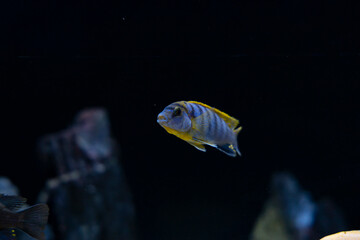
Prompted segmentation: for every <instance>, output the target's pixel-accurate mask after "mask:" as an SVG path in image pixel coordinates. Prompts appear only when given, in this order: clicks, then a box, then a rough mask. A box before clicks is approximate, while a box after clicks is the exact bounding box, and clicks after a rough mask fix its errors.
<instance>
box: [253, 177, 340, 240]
mask: <svg viewBox="0 0 360 240" xmlns="http://www.w3.org/2000/svg"><path fill="white" fill-rule="evenodd" d="M270 194H271V196H270V198H269V200H268V201H267V202H266V204H265V208H264V211H263V213H262V214H261V215H260V217H259V219H258V220H257V222H256V224H255V227H254V229H253V232H252V235H251V240H270V239H278V240H313V239H320V236H324V235H326V234H330V233H331V232H336V231H338V230H339V229H344V228H345V224H344V220H343V217H342V215H341V213H340V211H339V210H338V209H337V208H336V206H335V205H334V204H333V203H331V202H330V201H321V202H319V203H315V202H314V201H313V200H312V199H311V196H310V194H309V193H308V192H306V191H304V190H303V189H302V188H301V186H300V185H299V184H298V182H297V181H296V180H295V178H294V177H293V176H292V175H291V174H288V173H279V174H275V175H274V176H273V178H272V181H271V192H270Z"/></svg>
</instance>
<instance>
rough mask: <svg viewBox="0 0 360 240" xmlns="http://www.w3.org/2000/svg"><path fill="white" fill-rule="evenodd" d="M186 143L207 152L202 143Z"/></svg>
mask: <svg viewBox="0 0 360 240" xmlns="http://www.w3.org/2000/svg"><path fill="white" fill-rule="evenodd" d="M186 142H187V143H189V144H191V145H192V146H194V147H196V148H197V149H198V150H200V151H202V152H206V148H205V147H204V145H202V144H201V143H199V142H195V141H186Z"/></svg>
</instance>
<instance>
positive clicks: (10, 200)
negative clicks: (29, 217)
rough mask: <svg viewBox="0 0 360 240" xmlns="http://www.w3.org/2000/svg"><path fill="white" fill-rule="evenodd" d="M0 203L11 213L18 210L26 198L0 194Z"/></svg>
mask: <svg viewBox="0 0 360 240" xmlns="http://www.w3.org/2000/svg"><path fill="white" fill-rule="evenodd" d="M0 203H1V204H3V205H4V206H5V207H6V208H7V209H9V210H11V211H16V210H19V209H20V208H21V207H22V206H23V205H24V204H25V203H26V198H23V197H19V196H9V195H5V194H0Z"/></svg>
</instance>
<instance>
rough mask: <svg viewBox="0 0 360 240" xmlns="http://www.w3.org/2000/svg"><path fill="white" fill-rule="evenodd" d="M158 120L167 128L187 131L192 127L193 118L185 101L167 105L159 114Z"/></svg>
mask: <svg viewBox="0 0 360 240" xmlns="http://www.w3.org/2000/svg"><path fill="white" fill-rule="evenodd" d="M157 122H158V123H159V124H160V125H161V126H162V127H164V128H165V129H167V128H170V129H172V130H175V131H178V132H187V131H189V130H190V129H191V119H190V117H189V115H188V113H187V108H186V106H185V104H184V103H183V102H175V103H172V104H170V105H169V106H167V107H166V108H165V109H164V110H163V111H162V112H161V113H160V114H159V115H158V117H157Z"/></svg>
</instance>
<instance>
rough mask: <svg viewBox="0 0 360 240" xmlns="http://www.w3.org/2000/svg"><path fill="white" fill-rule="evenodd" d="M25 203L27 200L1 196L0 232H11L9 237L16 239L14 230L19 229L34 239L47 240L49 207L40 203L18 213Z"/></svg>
mask: <svg viewBox="0 0 360 240" xmlns="http://www.w3.org/2000/svg"><path fill="white" fill-rule="evenodd" d="M25 202H26V199H25V198H22V197H19V196H7V195H4V194H0V230H1V231H2V232H3V230H9V233H8V235H9V236H10V237H13V238H15V237H16V234H15V231H14V228H17V229H20V230H22V231H24V232H25V233H27V234H29V235H30V236H32V237H33V238H36V239H38V240H45V234H44V229H45V225H46V224H47V220H48V215H49V207H48V206H47V205H46V204H42V203H40V204H36V205H34V206H31V207H29V208H27V209H24V210H21V211H18V210H19V209H20V208H21V206H23V205H24V204H25Z"/></svg>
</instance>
